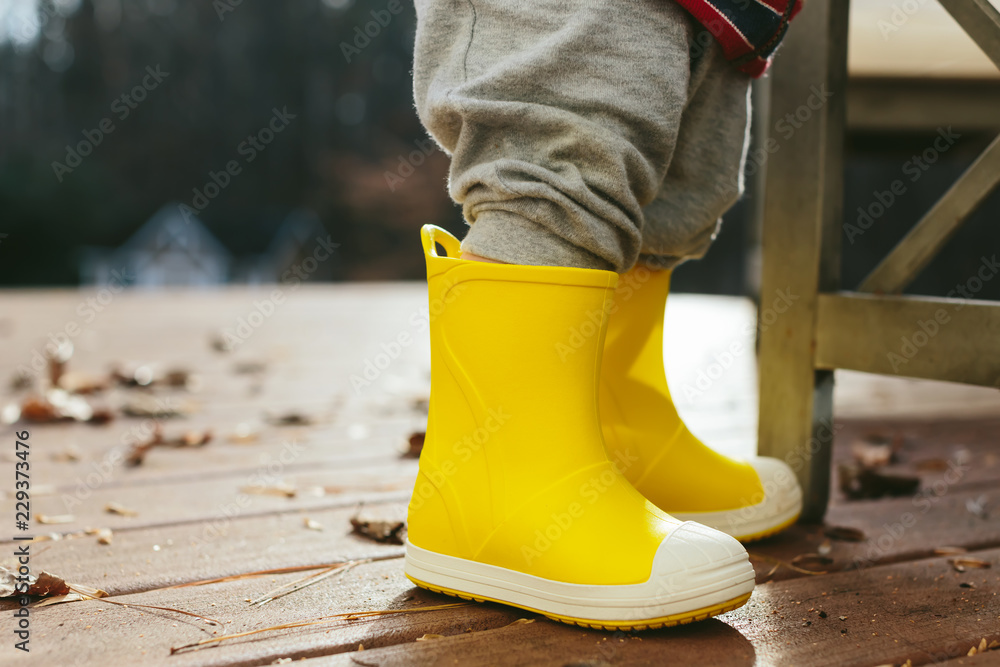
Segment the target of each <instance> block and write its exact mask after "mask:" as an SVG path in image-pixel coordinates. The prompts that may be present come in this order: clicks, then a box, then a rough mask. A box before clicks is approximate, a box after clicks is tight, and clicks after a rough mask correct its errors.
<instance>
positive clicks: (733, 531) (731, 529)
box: [670, 457, 802, 542]
mask: <svg viewBox="0 0 1000 667" xmlns="http://www.w3.org/2000/svg"><path fill="white" fill-rule="evenodd" d="M751 463H752V464H753V466H754V468H755V469H756V470H757V474H758V475H760V479H761V483H762V485H763V487H764V499H763V500H762V501H761V502H759V503H757V504H755V505H748V506H746V507H741V508H739V509H734V510H723V511H720V512H670V515H671V516H673V517H674V518H676V519H680V520H682V521H696V522H698V523H700V524H702V525H705V526H708V527H709V528H714V529H716V530H720V531H722V532H723V533H726V534H727V535H731V536H733V537H735V538H736V539H738V540H740V541H743V542H752V541H754V540H759V539H763V538H765V537H768V536H770V535H774V534H775V533H778V532H780V531H782V530H784V529H785V528H787V527H788V526H790V525H792V524H793V523H795V521H796V519H798V518H799V515H800V514H801V513H802V489H801V488H800V487H799V484H798V482H797V481H796V479H795V474H794V473H793V472H792V469H791V468H789V467H788V466H787V465H785V464H784V463H782V462H781V461H778V460H777V459H772V458H766V457H759V458H757V459H755V460H753V461H752V462H751Z"/></svg>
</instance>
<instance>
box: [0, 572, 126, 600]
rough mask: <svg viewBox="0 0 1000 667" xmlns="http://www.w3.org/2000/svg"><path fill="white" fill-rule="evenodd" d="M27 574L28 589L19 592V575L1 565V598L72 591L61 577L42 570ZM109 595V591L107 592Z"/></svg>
mask: <svg viewBox="0 0 1000 667" xmlns="http://www.w3.org/2000/svg"><path fill="white" fill-rule="evenodd" d="M26 576H27V584H28V588H27V591H26V592H24V593H21V592H18V587H17V586H18V584H19V583H21V582H20V580H19V578H18V575H17V574H15V573H14V572H12V571H11V570H8V569H7V568H5V567H3V566H0V598H8V597H14V596H16V595H22V594H27V595H34V596H37V597H48V596H53V595H66V594H67V593H69V592H70V585H69V584H67V583H66V582H65V581H63V580H62V579H61V578H60V577H57V576H55V575H54V574H49V573H48V572H45V571H42V572H41V573H39V574H38V575H33V574H29V575H26ZM105 595H107V593H105Z"/></svg>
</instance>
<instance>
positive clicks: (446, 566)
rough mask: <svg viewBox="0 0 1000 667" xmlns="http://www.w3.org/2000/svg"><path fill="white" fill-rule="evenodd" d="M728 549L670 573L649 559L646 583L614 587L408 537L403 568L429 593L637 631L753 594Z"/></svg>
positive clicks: (743, 558)
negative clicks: (431, 547) (442, 550)
mask: <svg viewBox="0 0 1000 667" xmlns="http://www.w3.org/2000/svg"><path fill="white" fill-rule="evenodd" d="M702 530H704V529H702ZM668 541H669V540H665V542H664V544H666V543H667V542H668ZM737 546H738V545H737ZM661 551H663V548H662V547H661V550H660V551H658V552H657V556H658V557H659V555H660V552H661ZM733 551H734V553H732V555H729V556H726V557H725V558H723V559H721V560H717V561H714V562H708V563H705V564H703V565H701V566H699V567H686V568H682V569H676V565H677V564H676V563H675V564H674V565H675V568H674V571H673V572H666V571H664V569H663V568H662V567H657V565H656V563H657V559H654V567H653V574H652V575H651V576H650V578H649V580H647V581H645V582H643V583H640V584H628V585H620V586H609V585H586V584H571V583H565V582H561V581H553V580H550V579H543V578H541V577H536V576H533V575H530V574H525V573H523V572H517V571H515V570H510V569H507V568H503V567H497V566H495V565H487V564H485V563H477V562H475V561H471V560H466V559H463V558H456V557H454V556H446V555H444V554H439V553H435V552H433V551H428V550H427V549H421V548H420V547H418V546H416V545H414V544H412V543H410V542H407V543H406V564H405V568H404V569H405V573H406V576H407V577H408V578H409V579H410V580H411V581H413V582H414V583H415V584H417V585H418V586H421V587H423V588H427V589H429V590H432V591H435V592H439V593H446V594H448V595H454V596H457V597H462V598H466V599H473V600H477V601H480V602H482V601H487V600H489V601H493V602H500V603H503V604H508V605H512V606H515V607H520V608H522V609H526V610H529V611H533V612H537V613H540V614H544V615H545V616H548V617H549V618H551V619H553V620H557V621H562V622H564V623H571V624H576V625H582V626H585V627H592V628H601V629H608V630H614V629H623V630H624V629H632V630H640V629H647V628H658V627H663V626H669V625H677V624H682V623H690V622H691V621H695V620H701V619H703V618H708V617H710V616H715V615H717V614H721V613H723V612H725V611H729V610H731V609H735V608H737V607H739V606H742V605H743V604H744V603H745V602H746V601H747V600H748V599H749V598H750V593H751V592H752V591H753V587H754V570H753V566H752V565H751V564H750V561H749V559H748V557H747V554H746V552H745V551H744V550H743V549H742V548H740V549H739V551H735V550H733Z"/></svg>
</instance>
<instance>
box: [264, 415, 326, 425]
mask: <svg viewBox="0 0 1000 667" xmlns="http://www.w3.org/2000/svg"><path fill="white" fill-rule="evenodd" d="M265 419H266V420H267V422H268V423H270V424H273V425H275V426H309V425H311V424H314V423H316V420H315V419H313V418H312V417H309V416H308V415H304V414H302V413H301V412H286V413H284V414H280V415H265Z"/></svg>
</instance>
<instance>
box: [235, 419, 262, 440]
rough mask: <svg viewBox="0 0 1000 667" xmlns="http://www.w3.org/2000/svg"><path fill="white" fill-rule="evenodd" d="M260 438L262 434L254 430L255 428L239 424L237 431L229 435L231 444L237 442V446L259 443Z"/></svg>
mask: <svg viewBox="0 0 1000 667" xmlns="http://www.w3.org/2000/svg"><path fill="white" fill-rule="evenodd" d="M259 438H260V433H259V432H258V431H257V430H256V429H254V427H253V426H251V425H250V424H247V423H245V422H244V423H240V424H237V426H236V429H235V430H234V431H233V432H232V433H230V434H229V438H228V440H229V442H235V443H237V444H241V445H242V444H247V443H250V442H257V440H258V439H259Z"/></svg>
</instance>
